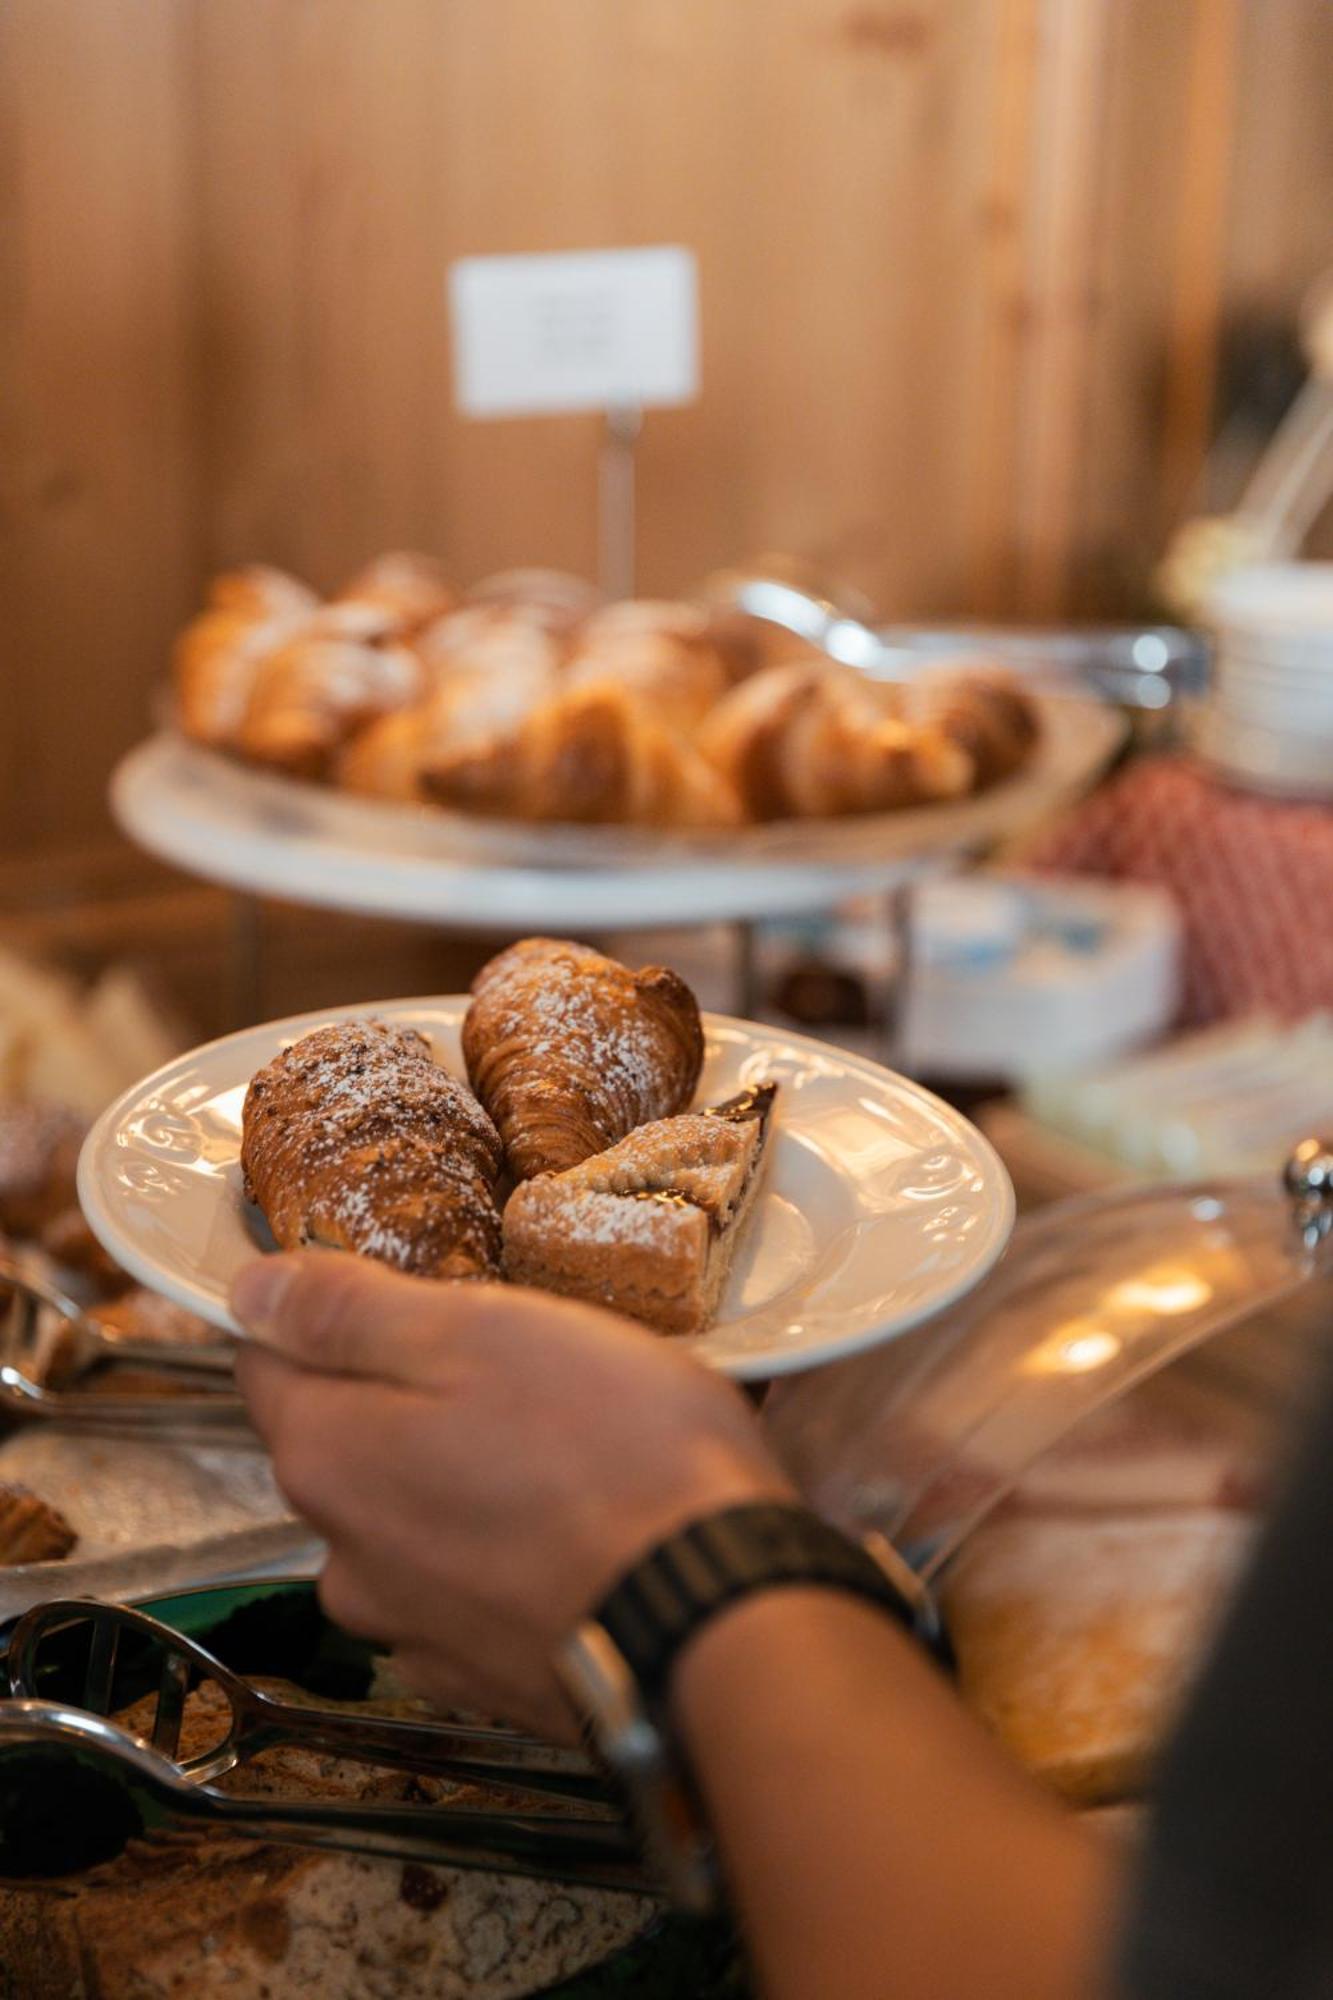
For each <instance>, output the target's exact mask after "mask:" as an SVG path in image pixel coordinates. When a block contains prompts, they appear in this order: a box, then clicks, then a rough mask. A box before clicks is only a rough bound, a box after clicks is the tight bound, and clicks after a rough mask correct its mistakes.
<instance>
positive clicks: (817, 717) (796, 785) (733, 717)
mask: <svg viewBox="0 0 1333 2000" xmlns="http://www.w3.org/2000/svg"><path fill="white" fill-rule="evenodd" d="M699 742H700V748H701V749H702V751H703V752H704V754H705V756H706V757H708V758H709V759H710V761H711V762H712V763H713V764H714V765H715V766H716V768H717V769H718V770H719V771H720V772H721V773H722V774H723V776H725V777H726V778H727V779H728V780H729V781H730V782H731V784H732V785H733V786H734V787H735V789H736V791H737V793H738V795H739V797H740V801H741V805H742V808H743V810H744V811H745V813H746V814H747V816H748V817H749V818H751V819H755V820H774V819H832V818H836V817H839V816H841V815H843V814H848V813H869V812H889V811H893V810H896V809H897V808H899V807H902V806H914V805H924V804H927V803H929V802H931V801H933V800H937V799H953V798H958V797H960V796H961V795H962V794H963V793H965V792H966V791H967V790H968V789H969V788H970V786H971V784H972V782H973V778H974V765H973V761H972V758H971V756H970V755H969V754H968V752H967V751H966V750H965V749H964V748H963V747H962V746H961V745H960V744H959V743H958V742H957V741H955V740H954V738H953V737H951V736H949V735H946V734H945V733H944V731H943V730H942V729H939V728H936V727H934V726H932V725H930V724H927V723H922V724H917V723H911V722H907V721H905V720H904V719H903V718H902V717H901V716H900V715H897V714H895V713H894V711H893V699H892V696H891V695H890V694H889V693H888V691H886V690H883V689H880V688H877V687H876V686H875V685H874V684H873V683H870V682H867V681H866V680H864V679H863V677H862V676H861V675H859V674H856V673H853V672H852V671H851V670H850V669H847V668H841V667H835V666H831V665H828V664H821V665H818V666H810V665H806V664H799V665H790V666H780V667H768V668H766V669H765V670H764V671H763V672H762V673H758V674H755V675H754V676H753V677H752V678H751V679H750V680H748V681H744V682H742V684H741V685H740V686H739V687H738V688H736V689H734V690H733V692H732V693H731V694H729V695H728V696H727V697H726V699H725V700H724V701H722V702H720V703H719V704H718V706H717V707H716V708H715V709H714V710H713V712H712V714H711V715H710V716H709V717H708V719H707V721H706V722H705V724H704V726H703V729H702V731H701V732H700V738H699Z"/></svg>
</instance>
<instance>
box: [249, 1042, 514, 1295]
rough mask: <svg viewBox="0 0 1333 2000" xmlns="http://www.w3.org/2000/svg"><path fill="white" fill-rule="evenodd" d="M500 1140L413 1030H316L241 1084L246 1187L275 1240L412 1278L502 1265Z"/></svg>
mask: <svg viewBox="0 0 1333 2000" xmlns="http://www.w3.org/2000/svg"><path fill="white" fill-rule="evenodd" d="M500 1165H501V1147H500V1139H499V1135H498V1133H497V1132H496V1130H495V1127H494V1126H493V1125H492V1124H491V1121H490V1119H489V1118H488V1117H487V1116H486V1113H485V1112H484V1111H483V1110H482V1108H481V1106H480V1105H479V1104H478V1103H477V1102H476V1100H475V1099H474V1098H473V1097H472V1096H470V1095H469V1093H468V1092H467V1090H465V1089H464V1087H463V1085H462V1084H461V1083H458V1082H456V1081H455V1079H454V1078H453V1077H451V1076H449V1075H448V1074H447V1073H446V1072H445V1071H444V1070H442V1069H441V1068H440V1066H439V1064H438V1063H437V1062H436V1061H435V1059H434V1057H433V1056H432V1054H431V1049H430V1044H429V1043H428V1042H427V1041H426V1039H425V1037H424V1036H423V1035H419V1034H417V1033H416V1032H415V1030H413V1029H410V1028H393V1027H388V1026H386V1025H384V1024H383V1023H382V1022H378V1021H370V1020H362V1021H341V1022H337V1023H335V1024H333V1025H332V1026H330V1027H327V1028H317V1029H315V1031H314V1033H313V1034H309V1035H304V1036H302V1038H301V1040H300V1041H298V1042H293V1044H292V1045H291V1047H290V1048H287V1049H284V1050H283V1052H282V1054H281V1055H279V1056H275V1057H274V1059H273V1061H272V1062H270V1063H268V1064H266V1065H265V1067H264V1068H263V1069H261V1070H260V1071H259V1072H258V1074H257V1075H256V1076H255V1077H254V1078H253V1079H252V1080H251V1083H250V1088H249V1090H248V1091H247V1092H246V1097H245V1107H244V1111H243V1113H242V1119H241V1167H242V1170H243V1172H244V1175H245V1190H246V1193H247V1195H248V1196H249V1197H250V1199H251V1200H252V1201H255V1202H257V1203H258V1205H259V1207H260V1208H261V1209H262V1210H263V1212H264V1215H265V1217H266V1218H267V1220H268V1225H269V1227H270V1229H271V1230H272V1231H273V1234H274V1236H275V1237H276V1239H277V1241H278V1243H279V1245H280V1246H281V1248H282V1249H284V1250H295V1249H299V1248H301V1247H302V1246H303V1245H305V1244H316V1245H323V1246H326V1247H328V1248H330V1249H335V1250H352V1251H356V1252H358V1253H359V1254H360V1255H361V1256H363V1257H375V1258H378V1259H379V1261H380V1262H381V1263H384V1264H392V1265H393V1266H394V1267H395V1268H396V1269H397V1270H400V1271H409V1272H412V1273H413V1274H414V1275H416V1276H417V1277H422V1278H484V1277H490V1276H492V1275H493V1274H494V1273H495V1272H496V1270H497V1269H498V1266H499V1258H500V1215H499V1210H498V1208H497V1206H496V1186H497V1183H498V1180H499V1175H500Z"/></svg>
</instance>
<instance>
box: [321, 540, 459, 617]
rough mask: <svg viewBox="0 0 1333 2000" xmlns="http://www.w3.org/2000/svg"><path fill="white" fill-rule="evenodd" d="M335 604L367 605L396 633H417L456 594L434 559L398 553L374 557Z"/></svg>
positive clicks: (451, 603)
mask: <svg viewBox="0 0 1333 2000" xmlns="http://www.w3.org/2000/svg"><path fill="white" fill-rule="evenodd" d="M334 602H335V603H338V604H369V605H372V606H373V607H374V609H375V610H376V611H378V612H381V613H382V614H384V615H386V616H387V617H389V618H390V619H391V620H392V621H393V623H394V625H395V626H396V628H397V630H398V631H399V632H403V633H410V632H416V631H418V630H419V629H420V628H421V627H422V626H423V625H425V624H428V623H429V621H430V620H431V619H432V618H439V617H441V616H442V615H443V614H444V613H445V612H446V611H450V610H452V608H453V607H454V605H455V604H456V603H457V602H458V594H457V592H456V591H455V589H454V587H453V585H452V584H451V583H450V581H449V579H448V578H447V577H446V575H445V573H444V570H443V568H442V567H441V565H440V564H439V563H438V562H437V561H436V560H435V558H434V556H420V555H412V554H409V553H408V552H406V551H404V550H398V551H396V552H395V553H394V554H392V555H387V556H377V557H376V559H375V561H374V562H371V563H367V564H366V566H365V568H364V569H360V570H358V571H357V573H356V575H355V576H354V577H352V578H351V579H350V580H349V581H348V582H347V583H345V584H344V585H343V587H342V589H341V590H340V591H339V592H338V595H337V597H336V598H335V600H334Z"/></svg>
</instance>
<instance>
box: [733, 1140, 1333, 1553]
mask: <svg viewBox="0 0 1333 2000" xmlns="http://www.w3.org/2000/svg"><path fill="white" fill-rule="evenodd" d="M1330 1272H1333V1143H1330V1142H1328V1141H1320V1140H1313V1139H1312V1140H1306V1141H1304V1142H1302V1144H1301V1145H1299V1146H1298V1147H1297V1148H1296V1149H1295V1151H1294V1152H1293V1154H1292V1156H1291V1158H1290V1160H1289V1162H1288V1164H1287V1167H1286V1170H1285V1173H1284V1175H1283V1180H1282V1186H1281V1187H1278V1186H1275V1185H1273V1184H1272V1183H1270V1182H1268V1181H1267V1180H1262V1181H1257V1182H1245V1181H1235V1182H1217V1183H1214V1184H1200V1185H1197V1186H1189V1187H1177V1188H1147V1189H1143V1188H1138V1189H1131V1190H1129V1191H1127V1192H1124V1193H1117V1194H1114V1195H1093V1196H1083V1197H1079V1198H1077V1199H1075V1200H1072V1201H1066V1202H1059V1203H1055V1204H1052V1206H1051V1207H1049V1208H1046V1209H1042V1210H1041V1211H1039V1212H1038V1213H1037V1214H1036V1215H1034V1216H1032V1217H1030V1218H1028V1219H1027V1220H1026V1221H1024V1222H1022V1223H1020V1225H1019V1227H1018V1229H1017V1230H1016V1231H1015V1233H1014V1240H1013V1243H1012V1244H1011V1246H1010V1248H1009V1251H1008V1252H1007V1254H1006V1256H1005V1258H1004V1260H1003V1261H1002V1262H1001V1263H1000V1264H999V1265H998V1266H997V1267H996V1269H995V1271H994V1272H992V1274H991V1275H990V1277H989V1278H987V1279H986V1280H985V1281H984V1283H983V1284H981V1285H980V1286H978V1288H977V1290H976V1291H975V1292H973V1293H972V1294H971V1295H970V1297H969V1298H968V1299H967V1300H966V1301H965V1302H964V1304H963V1305H962V1306H961V1307H960V1308H957V1309H956V1310H955V1311H954V1312H952V1313H950V1314H948V1315H946V1316H945V1317H944V1318H943V1319H941V1320H940V1321H939V1322H938V1323H937V1324H936V1325H934V1326H933V1327H930V1328H927V1329H924V1330H923V1331H922V1333H921V1335H920V1337H919V1338H918V1339H916V1340H912V1341H908V1342H904V1343H902V1344H900V1345H898V1346H896V1347H895V1346H890V1347H886V1348H881V1349H879V1350H877V1351H876V1352H874V1353H871V1354H867V1355H865V1356H863V1357H861V1358H859V1359H857V1360H853V1361H849V1362H845V1363H842V1364H840V1365H838V1366H835V1367H832V1368H828V1369H823V1370H819V1371H816V1372H815V1373H813V1374H811V1375H807V1376H798V1377H794V1378H792V1380H791V1382H790V1383H789V1384H788V1383H782V1382H779V1383H778V1384H776V1385H775V1387H774V1389H773V1390H772V1391H771V1392H770V1396H769V1399H768V1401H767V1403H766V1404H765V1410H764V1418H765V1424H766V1428H767V1429H768V1432H769V1436H770V1440H771V1442H772V1443H773V1444H774V1446H775V1448H776V1449H777V1451H778V1452H779V1455H780V1456H781V1457H782V1458H783V1459H784V1460H785V1462H786V1464H787V1465H788V1467H789V1469H790V1470H791V1471H792V1473H793V1475H794V1476H795V1478H796V1480H797V1482H798V1484H799V1485H800V1486H801V1488H802V1491H803V1492H805V1493H806V1494H807V1496H808V1497H809V1498H810V1499H811V1501H812V1502H813V1504H815V1505H816V1506H818V1507H819V1508H820V1509H821V1511H823V1512H825V1513H827V1514H828V1515H829V1516H830V1517H831V1518H832V1519H834V1520H835V1521H837V1522H838V1523H839V1524H840V1525H841V1526H843V1527H845V1528H848V1529H850V1530H853V1531H855V1532H861V1533H864V1532H867V1531H872V1532H875V1533H877V1534H879V1535H882V1536H884V1537H885V1538H886V1539H887V1540H888V1541H889V1542H890V1543H891V1544H892V1545H893V1546H894V1547H895V1548H896V1549H897V1550H898V1551H899V1552H900V1553H901V1554H902V1555H903V1556H904V1557H905V1558H906V1560H907V1561H908V1562H909V1563H910V1564H911V1566H912V1568H913V1569H914V1570H915V1571H916V1573H917V1574H918V1575H919V1576H920V1577H921V1578H923V1579H924V1580H925V1581H926V1582H930V1581H931V1580H932V1579H934V1578H936V1577H938V1575H939V1574H940V1572H941V1570H942V1569H943V1568H944V1566H945V1565H946V1563H948V1562H949V1561H950V1560H951V1559H952V1557H953V1556H954V1555H956V1554H957V1552H958V1550H959V1548H960V1547H961V1546H962V1544H963V1542H964V1541H965V1540H966V1539H967V1537H968V1536H969V1535H970V1534H971V1533H972V1531H973V1530H974V1529H975V1528H976V1527H977V1526H979V1524H980V1523H981V1522H982V1521H984V1520H985V1519H986V1518H987V1516H988V1515H989V1514H990V1513H991V1512H992V1511H993V1509H994V1508H995V1507H997V1506H998V1505H999V1503H1000V1502H1001V1501H1002V1500H1003V1499H1004V1498H1005V1497H1006V1496H1007V1495H1008V1494H1009V1493H1011V1492H1012V1491H1013V1489H1014V1487H1015V1486H1016V1485H1017V1484H1018V1482H1019V1480H1020V1479H1021V1478H1022V1476H1023V1474H1024V1473H1025V1472H1027V1471H1028V1469H1029V1467H1031V1466H1032V1465H1033V1464H1035V1462H1036V1461H1037V1459H1039V1458H1040V1457H1041V1456H1042V1454H1043V1453H1044V1452H1046V1451H1049V1450H1050V1449H1051V1447H1052V1446H1053V1445H1056V1444H1058V1443H1059V1442H1060V1440H1061V1439H1062V1438H1064V1437H1065V1436H1067V1434H1068V1433H1069V1432H1070V1431H1071V1430H1073V1428H1074V1427H1075V1425H1077V1424H1079V1423H1080V1422H1082V1421H1083V1419H1084V1418H1085V1417H1088V1416H1090V1415H1091V1414H1092V1412H1093V1411H1094V1410H1096V1409H1099V1408H1100V1407H1102V1406H1103V1405H1104V1404H1106V1403H1109V1402H1111V1401H1113V1400H1114V1399H1115V1398H1117V1397H1119V1396H1121V1395H1123V1394H1124V1393H1125V1391H1126V1390H1128V1389H1131V1388H1133V1387H1134V1386H1136V1385H1137V1384H1138V1383H1140V1382H1144V1381H1146V1380H1148V1379H1149V1378H1150V1377H1151V1376H1153V1375H1155V1374H1156V1373H1157V1372H1158V1371H1159V1370H1160V1369H1162V1368H1164V1367H1165V1366H1166V1365H1167V1364H1168V1363H1169V1362H1171V1361H1174V1360H1175V1359H1177V1358H1178V1357H1179V1356H1180V1355H1182V1354H1184V1353H1187V1352H1188V1351H1189V1350H1190V1349H1191V1348H1194V1347H1197V1346H1198V1345H1200V1343H1202V1342H1203V1341H1206V1340H1209V1339H1211V1338H1212V1337H1213V1336H1214V1335H1216V1334H1219V1333H1222V1332H1224V1331H1225V1330H1226V1329H1227V1328H1228V1327H1231V1326H1234V1325H1237V1324H1238V1323H1240V1322H1241V1321H1243V1320H1245V1319H1248V1318H1250V1317H1251V1316H1252V1315H1253V1314H1254V1313H1255V1312H1256V1311H1258V1310H1259V1309H1261V1308H1263V1307H1275V1306H1278V1305H1282V1304H1285V1303H1286V1302H1287V1301H1289V1300H1291V1299H1293V1298H1294V1297H1295V1296H1296V1295H1297V1294H1299V1293H1301V1292H1302V1291H1303V1290H1304V1289H1305V1288H1306V1287H1307V1286H1309V1285H1310V1284H1311V1282H1312V1280H1315V1279H1318V1278H1319V1277H1321V1276H1327V1275H1328V1274H1329V1273H1330Z"/></svg>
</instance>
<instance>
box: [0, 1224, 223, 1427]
mask: <svg viewBox="0 0 1333 2000" xmlns="http://www.w3.org/2000/svg"><path fill="white" fill-rule="evenodd" d="M0 1308H3V1318H2V1319H0V1419H3V1418H8V1419H9V1420H10V1421H19V1422H32V1421H38V1422H41V1421H45V1422H48V1423H59V1424H62V1425H66V1426H74V1425H77V1426H79V1427H81V1428H85V1429H90V1430H98V1431H102V1432H112V1433H116V1434H122V1435H123V1434H125V1433H135V1434H137V1433H142V1432H144V1431H148V1432H152V1433H156V1434H159V1435H160V1434H161V1433H163V1432H171V1433H172V1434H173V1435H174V1434H178V1433H181V1432H185V1431H195V1430H197V1429H200V1428H202V1429H204V1430H206V1431H213V1430H215V1429H217V1427H219V1426H228V1425H236V1424H239V1423H241V1422H242V1421H243V1419H244V1410H243V1406H242V1403H241V1400H240V1397H239V1396H238V1395H237V1394H236V1392H235V1391H234V1390H233V1389H232V1388H231V1387H230V1386H229V1383H228V1379H227V1378H228V1377H229V1376H230V1374H231V1369H232V1364H233V1360H234V1356H235V1346H234V1343H232V1342H230V1341H228V1342H217V1343H210V1344H207V1345H203V1344H200V1345H193V1344H189V1343H180V1344H172V1343H169V1342H158V1341H138V1340H130V1339H119V1338H117V1337H116V1336H115V1335H112V1334H109V1333H107V1332H105V1331H104V1330H103V1329H102V1328H101V1327H99V1326H98V1325H97V1324H96V1322H95V1321H94V1320H92V1319H90V1318H89V1317H88V1315H87V1314H86V1313H85V1312H84V1310H83V1308H82V1307H81V1306H79V1305H78V1304H77V1303H76V1302H75V1301H74V1300H73V1299H71V1298H70V1297H69V1296H68V1294H67V1293H65V1292H63V1291H62V1290H61V1289H60V1287H59V1286H58V1285H55V1284H53V1283H52V1282H51V1281H50V1280H49V1279H47V1278H45V1277H43V1276H41V1275H40V1274H38V1273H36V1272H34V1271H32V1270H30V1269H27V1268H26V1267H25V1266H24V1265H22V1264H20V1263H17V1262H16V1261H15V1260H14V1259H13V1258H10V1257H3V1256H0ZM57 1355H58V1358H59V1364H60V1373H61V1376H62V1377H63V1378H65V1379H66V1380H67V1381H68V1382H69V1384H70V1386H67V1387H58V1386H56V1385H55V1384H53V1383H52V1382H50V1381H48V1380H47V1373H48V1369H49V1368H50V1364H51V1362H52V1359H53V1357H55V1356H57ZM102 1365H108V1366H111V1365H119V1366H124V1367H136V1368H144V1369H151V1370H152V1371H153V1372H154V1373H155V1374H166V1375H169V1376H172V1377H173V1378H175V1379H176V1380H177V1381H179V1383H180V1385H181V1386H180V1387H179V1389H176V1388H173V1389H172V1390H171V1392H170V1393H166V1394H162V1395H157V1396H152V1395H131V1394H128V1393H125V1394H121V1393H116V1394H110V1393H108V1394H104V1395H96V1394H90V1393H88V1392H87V1391H81V1390H80V1389H79V1387H78V1383H79V1381H80V1380H81V1379H82V1378H83V1377H85V1376H86V1375H87V1374H88V1373H89V1371H90V1370H91V1369H93V1368H96V1367H99V1366H102Z"/></svg>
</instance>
